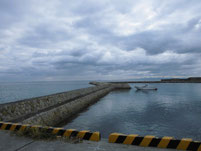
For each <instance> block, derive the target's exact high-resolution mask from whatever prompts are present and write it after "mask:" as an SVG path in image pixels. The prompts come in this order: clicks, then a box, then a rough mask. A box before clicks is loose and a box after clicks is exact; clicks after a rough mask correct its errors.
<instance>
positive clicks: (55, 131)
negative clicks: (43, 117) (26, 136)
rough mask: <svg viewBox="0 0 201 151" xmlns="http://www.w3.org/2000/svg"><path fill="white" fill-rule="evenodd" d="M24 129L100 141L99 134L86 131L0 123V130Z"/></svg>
mask: <svg viewBox="0 0 201 151" xmlns="http://www.w3.org/2000/svg"><path fill="white" fill-rule="evenodd" d="M25 129H39V130H45V132H47V133H51V134H54V135H57V136H64V137H68V138H71V137H78V138H81V139H84V140H90V141H100V139H101V136H100V133H99V132H90V131H88V130H84V131H76V130H75V129H63V128H56V127H48V126H40V125H29V124H20V123H10V122H0V130H10V131H24V130H25Z"/></svg>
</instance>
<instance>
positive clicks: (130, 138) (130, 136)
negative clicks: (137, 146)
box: [123, 134, 138, 144]
mask: <svg viewBox="0 0 201 151" xmlns="http://www.w3.org/2000/svg"><path fill="white" fill-rule="evenodd" d="M137 136H138V135H134V134H132V135H128V136H127V137H126V139H125V140H124V142H123V144H132V142H133V140H134V139H135V137H137Z"/></svg>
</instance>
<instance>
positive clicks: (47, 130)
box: [41, 128, 54, 133]
mask: <svg viewBox="0 0 201 151" xmlns="http://www.w3.org/2000/svg"><path fill="white" fill-rule="evenodd" d="M42 129H43V128H41V130H42ZM53 130H54V129H53V128H47V129H46V132H47V133H52V131H53Z"/></svg>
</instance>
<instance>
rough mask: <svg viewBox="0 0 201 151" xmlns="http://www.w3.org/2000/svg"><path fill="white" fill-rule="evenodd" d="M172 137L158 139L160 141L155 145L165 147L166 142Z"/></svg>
mask: <svg viewBox="0 0 201 151" xmlns="http://www.w3.org/2000/svg"><path fill="white" fill-rule="evenodd" d="M172 139H173V137H166V136H165V137H163V138H162V139H161V141H160V143H159V144H158V146H157V147H160V148H166V147H167V145H168V143H169V142H170V140H172Z"/></svg>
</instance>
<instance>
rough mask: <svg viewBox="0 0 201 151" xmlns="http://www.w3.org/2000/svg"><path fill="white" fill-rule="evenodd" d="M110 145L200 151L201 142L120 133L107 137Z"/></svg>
mask: <svg viewBox="0 0 201 151" xmlns="http://www.w3.org/2000/svg"><path fill="white" fill-rule="evenodd" d="M109 142H110V143H120V144H129V145H137V146H143V147H158V148H171V149H178V150H193V151H201V142H197V141H192V139H189V138H184V139H181V140H177V139H173V137H163V138H157V137H155V136H151V135H147V136H144V137H142V136H139V135H134V134H132V135H124V134H120V133H112V134H110V136H109Z"/></svg>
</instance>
